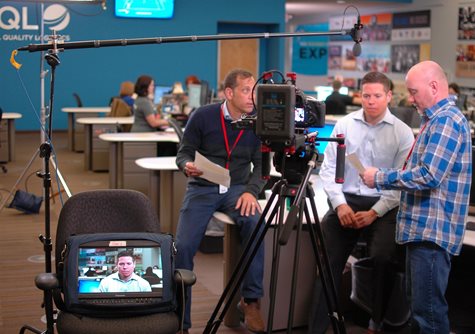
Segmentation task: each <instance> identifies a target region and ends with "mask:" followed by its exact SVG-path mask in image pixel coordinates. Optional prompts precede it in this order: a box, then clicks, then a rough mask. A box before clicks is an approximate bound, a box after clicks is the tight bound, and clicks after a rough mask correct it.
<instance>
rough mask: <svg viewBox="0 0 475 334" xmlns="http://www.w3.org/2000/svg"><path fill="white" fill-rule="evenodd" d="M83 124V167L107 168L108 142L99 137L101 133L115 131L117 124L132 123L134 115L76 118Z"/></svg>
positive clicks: (92, 168)
mask: <svg viewBox="0 0 475 334" xmlns="http://www.w3.org/2000/svg"><path fill="white" fill-rule="evenodd" d="M76 123H78V124H82V125H83V126H84V169H85V170H93V171H107V170H108V169H109V144H108V143H106V142H104V141H103V140H100V139H99V135H101V134H103V133H116V132H117V125H119V124H134V117H133V116H130V117H84V118H79V119H77V120H76Z"/></svg>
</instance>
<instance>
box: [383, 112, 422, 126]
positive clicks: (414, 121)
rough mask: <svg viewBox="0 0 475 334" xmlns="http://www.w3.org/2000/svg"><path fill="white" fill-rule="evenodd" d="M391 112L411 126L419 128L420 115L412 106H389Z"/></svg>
mask: <svg viewBox="0 0 475 334" xmlns="http://www.w3.org/2000/svg"><path fill="white" fill-rule="evenodd" d="M389 110H391V113H392V114H393V115H394V116H396V117H397V118H399V119H400V120H401V121H403V122H404V123H406V124H407V125H408V126H409V127H411V128H419V127H420V125H421V116H419V113H417V111H416V110H414V108H413V107H389Z"/></svg>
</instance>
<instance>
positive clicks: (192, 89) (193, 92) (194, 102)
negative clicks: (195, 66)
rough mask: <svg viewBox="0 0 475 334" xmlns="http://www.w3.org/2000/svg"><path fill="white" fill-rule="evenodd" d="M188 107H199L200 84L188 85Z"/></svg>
mask: <svg viewBox="0 0 475 334" xmlns="http://www.w3.org/2000/svg"><path fill="white" fill-rule="evenodd" d="M188 106H189V107H190V108H198V107H201V85H200V84H189V85H188Z"/></svg>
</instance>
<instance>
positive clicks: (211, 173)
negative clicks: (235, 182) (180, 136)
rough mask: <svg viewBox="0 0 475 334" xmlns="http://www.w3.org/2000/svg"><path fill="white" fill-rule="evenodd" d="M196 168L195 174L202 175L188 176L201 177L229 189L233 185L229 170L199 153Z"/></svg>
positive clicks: (196, 156)
mask: <svg viewBox="0 0 475 334" xmlns="http://www.w3.org/2000/svg"><path fill="white" fill-rule="evenodd" d="M187 164H188V163H187ZM194 167H195V172H200V173H201V174H199V175H190V174H188V175H190V176H200V177H202V178H203V179H206V180H208V181H210V182H213V183H216V184H220V185H222V186H224V187H227V188H229V186H230V185H231V177H230V175H229V170H228V169H226V168H224V167H221V166H219V165H217V164H215V163H214V162H211V161H210V160H208V159H207V158H206V157H205V156H203V155H202V154H201V153H199V152H198V151H196V153H195V162H194Z"/></svg>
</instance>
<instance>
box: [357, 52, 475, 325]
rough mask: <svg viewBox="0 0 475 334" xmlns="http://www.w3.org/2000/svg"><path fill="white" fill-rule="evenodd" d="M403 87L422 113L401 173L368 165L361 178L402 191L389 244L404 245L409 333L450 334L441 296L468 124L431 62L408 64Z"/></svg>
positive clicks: (459, 234) (468, 162) (461, 198)
mask: <svg viewBox="0 0 475 334" xmlns="http://www.w3.org/2000/svg"><path fill="white" fill-rule="evenodd" d="M406 87H407V90H408V92H409V101H410V102H411V103H412V104H414V106H415V107H416V109H417V112H418V113H419V114H420V115H421V116H422V124H421V129H420V132H419V135H418V137H417V139H416V141H415V143H414V146H413V148H412V149H411V153H410V154H409V155H408V156H407V158H406V161H405V163H404V165H403V167H402V168H394V169H380V168H377V167H376V166H375V167H370V166H371V165H369V164H368V165H366V170H365V171H364V172H362V173H361V177H362V180H363V182H364V183H365V184H366V185H367V186H368V187H370V188H378V189H397V190H400V191H401V199H400V209H399V213H398V217H397V218H398V222H397V230H396V236H397V240H396V241H397V242H398V243H399V244H404V245H405V247H406V273H407V274H406V277H407V278H408V282H407V284H406V288H407V294H408V295H409V296H410V297H411V298H410V300H411V314H412V328H411V329H412V332H413V333H416V332H417V333H449V332H450V324H449V317H448V313H449V312H448V307H449V305H448V303H447V300H446V298H445V292H446V289H447V285H448V280H449V275H450V268H451V261H452V257H453V256H456V255H459V254H460V251H461V250H462V244H463V238H464V234H465V228H466V221H467V215H468V208H469V200H470V186H471V181H472V139H471V135H470V126H469V124H468V121H467V119H466V118H465V117H464V115H463V114H462V112H461V111H460V109H459V108H457V106H456V105H455V103H454V101H453V100H452V99H451V98H450V97H449V89H448V82H447V77H446V75H445V72H444V69H443V68H442V67H441V66H440V65H439V64H437V63H436V62H434V61H423V62H420V63H418V64H416V65H414V66H413V67H412V68H411V69H410V70H409V72H408V73H407V75H406ZM472 186H473V185H472Z"/></svg>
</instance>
